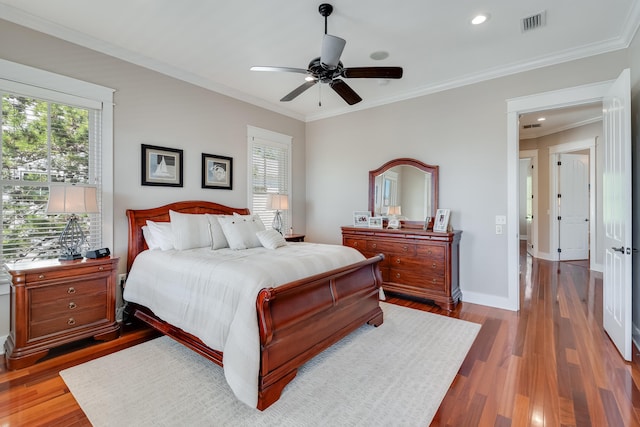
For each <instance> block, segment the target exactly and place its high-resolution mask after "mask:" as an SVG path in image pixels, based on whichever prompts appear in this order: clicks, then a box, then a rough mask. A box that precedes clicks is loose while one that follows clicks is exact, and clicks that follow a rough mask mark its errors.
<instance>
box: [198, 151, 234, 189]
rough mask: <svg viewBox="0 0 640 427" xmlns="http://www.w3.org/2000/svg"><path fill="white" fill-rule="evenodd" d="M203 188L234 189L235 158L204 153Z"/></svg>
mask: <svg viewBox="0 0 640 427" xmlns="http://www.w3.org/2000/svg"><path fill="white" fill-rule="evenodd" d="M202 188H212V189H216V190H232V189H233V158H232V157H227V156H219V155H217V154H207V153H202Z"/></svg>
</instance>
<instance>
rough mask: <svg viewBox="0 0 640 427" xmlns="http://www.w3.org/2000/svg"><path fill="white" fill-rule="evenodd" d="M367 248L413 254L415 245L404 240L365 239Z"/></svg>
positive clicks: (374, 250) (376, 250)
mask: <svg viewBox="0 0 640 427" xmlns="http://www.w3.org/2000/svg"><path fill="white" fill-rule="evenodd" d="M367 250H369V251H373V252H384V253H395V254H405V255H409V256H414V255H415V254H416V245H414V244H411V243H404V242H388V241H385V240H369V241H367Z"/></svg>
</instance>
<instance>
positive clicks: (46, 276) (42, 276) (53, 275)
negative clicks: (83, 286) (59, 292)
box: [25, 265, 111, 284]
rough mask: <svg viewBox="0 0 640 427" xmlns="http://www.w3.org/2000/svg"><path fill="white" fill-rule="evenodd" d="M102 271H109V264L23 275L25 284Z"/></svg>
mask: <svg viewBox="0 0 640 427" xmlns="http://www.w3.org/2000/svg"><path fill="white" fill-rule="evenodd" d="M104 272H111V268H110V266H109V265H86V266H82V267H76V268H74V269H52V270H47V271H40V272H33V273H27V274H26V275H25V276H26V280H27V284H33V283H35V282H43V281H48V280H56V279H63V278H66V277H78V276H84V275H91V274H95V273H104Z"/></svg>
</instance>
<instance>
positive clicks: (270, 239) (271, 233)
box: [256, 229, 287, 249]
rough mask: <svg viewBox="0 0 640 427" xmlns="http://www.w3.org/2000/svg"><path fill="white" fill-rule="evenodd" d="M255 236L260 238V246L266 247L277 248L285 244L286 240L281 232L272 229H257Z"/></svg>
mask: <svg viewBox="0 0 640 427" xmlns="http://www.w3.org/2000/svg"><path fill="white" fill-rule="evenodd" d="M256 236H257V237H258V240H260V243H262V246H264V247H265V248H267V249H277V248H279V247H280V246H284V245H286V244H287V241H286V240H284V237H283V236H282V234H280V233H278V232H277V231H276V230H273V229H271V230H263V231H258V232H257V233H256Z"/></svg>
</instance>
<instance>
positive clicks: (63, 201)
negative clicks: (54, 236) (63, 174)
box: [47, 184, 99, 261]
mask: <svg viewBox="0 0 640 427" xmlns="http://www.w3.org/2000/svg"><path fill="white" fill-rule="evenodd" d="M98 212H99V210H98V200H97V189H96V187H91V186H81V185H75V184H62V185H51V186H50V187H49V202H48V203H47V214H70V215H69V221H68V222H67V225H66V227H65V228H64V230H62V233H61V234H60V237H59V239H58V241H59V242H60V257H59V258H58V260H60V261H69V260H74V259H80V258H82V254H80V247H81V246H82V244H83V243H84V241H85V236H84V233H83V232H82V228H81V227H80V224H79V223H78V216H77V215H76V214H87V213H98Z"/></svg>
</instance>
